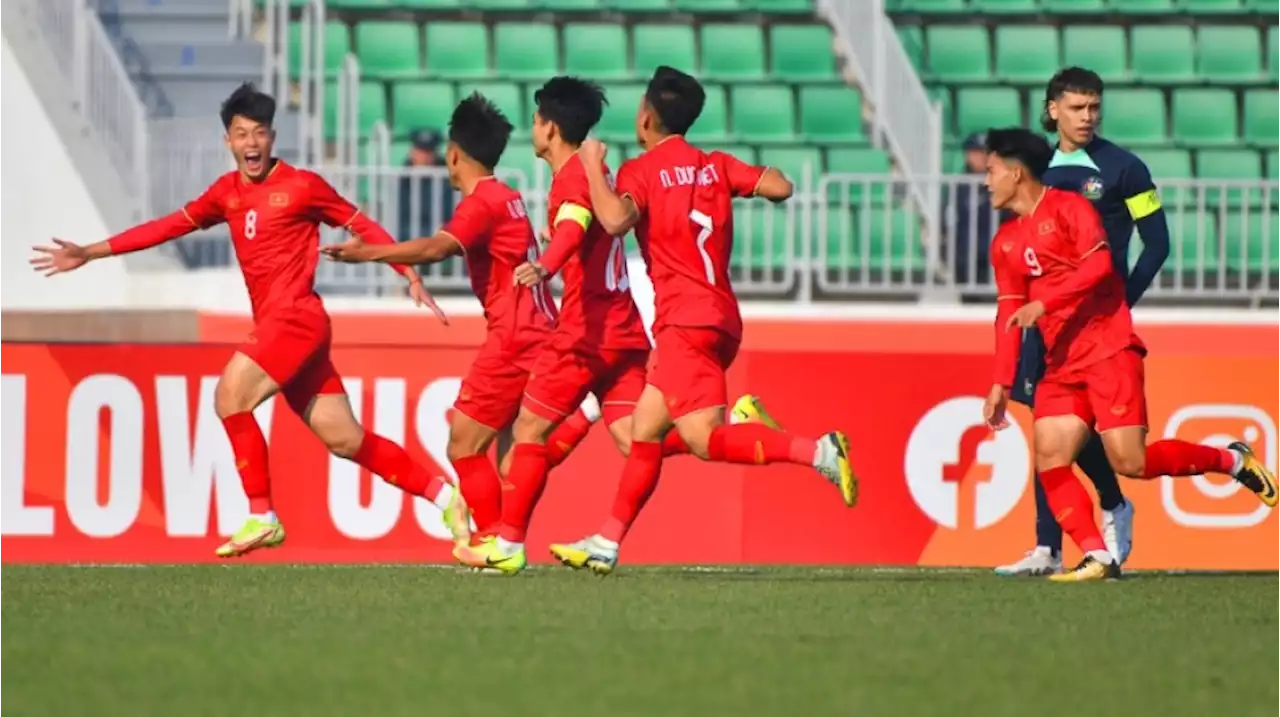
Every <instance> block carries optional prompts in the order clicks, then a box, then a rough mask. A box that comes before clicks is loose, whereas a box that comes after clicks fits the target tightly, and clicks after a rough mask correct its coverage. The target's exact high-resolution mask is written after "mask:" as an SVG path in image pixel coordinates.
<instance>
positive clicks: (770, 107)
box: [729, 85, 796, 142]
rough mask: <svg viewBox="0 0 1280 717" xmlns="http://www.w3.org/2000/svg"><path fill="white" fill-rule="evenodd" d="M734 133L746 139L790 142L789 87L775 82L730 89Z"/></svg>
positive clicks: (792, 125) (792, 115) (792, 117)
mask: <svg viewBox="0 0 1280 717" xmlns="http://www.w3.org/2000/svg"><path fill="white" fill-rule="evenodd" d="M729 112H730V117H731V118H732V119H731V124H732V125H733V134H734V135H735V136H736V137H738V138H739V139H740V140H742V141H745V142H790V141H792V140H793V139H795V131H796V125H795V110H794V108H793V107H792V106H791V88H790V87H779V86H776V85H771V86H763V87H753V86H750V85H738V86H736V87H734V89H733V98H732V104H731V105H730V108H729Z"/></svg>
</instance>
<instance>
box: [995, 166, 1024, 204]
mask: <svg viewBox="0 0 1280 717" xmlns="http://www.w3.org/2000/svg"><path fill="white" fill-rule="evenodd" d="M1023 171H1024V170H1023V169H1022V166H1021V165H1019V164H1018V163H1016V162H1009V161H1007V160H1005V159H1002V158H1000V157H998V156H996V155H994V154H992V155H990V156H988V157H987V189H988V190H989V191H990V192H991V206H993V207H995V208H996V209H1004V208H1005V207H1007V206H1009V202H1011V201H1013V197H1014V195H1015V194H1017V191H1018V181H1019V180H1020V179H1021V177H1022V172H1023Z"/></svg>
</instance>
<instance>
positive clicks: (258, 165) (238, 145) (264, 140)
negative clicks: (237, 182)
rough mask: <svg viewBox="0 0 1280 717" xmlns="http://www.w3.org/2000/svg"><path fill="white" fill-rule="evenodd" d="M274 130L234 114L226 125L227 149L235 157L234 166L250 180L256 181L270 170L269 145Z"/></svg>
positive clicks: (271, 141) (272, 138)
mask: <svg viewBox="0 0 1280 717" xmlns="http://www.w3.org/2000/svg"><path fill="white" fill-rule="evenodd" d="M275 140H276V132H275V130H273V129H271V127H270V126H269V125H265V124H261V123H259V122H255V121H253V120H251V119H249V118H248V117H244V116H242V115H236V116H235V117H232V118H231V124H230V125H228V126H227V149H230V150H231V154H232V155H234V156H235V158H236V168H237V169H239V170H240V173H241V174H243V175H244V176H245V178H246V179H248V180H250V181H258V180H260V179H262V178H264V177H266V176H267V172H269V171H270V170H271V161H270V160H271V145H272V144H274V143H275Z"/></svg>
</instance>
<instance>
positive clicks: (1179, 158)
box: [1138, 147, 1194, 207]
mask: <svg viewBox="0 0 1280 717" xmlns="http://www.w3.org/2000/svg"><path fill="white" fill-rule="evenodd" d="M1138 158H1139V159H1141V160H1142V161H1143V163H1144V164H1146V165H1147V170H1148V171H1150V172H1151V179H1152V180H1153V181H1155V183H1156V188H1157V189H1158V190H1159V192H1160V203H1161V204H1163V205H1164V206H1166V207H1177V206H1181V205H1182V204H1183V203H1185V202H1186V201H1188V197H1190V195H1191V193H1190V192H1188V191H1187V189H1186V187H1184V186H1179V185H1177V184H1173V185H1169V184H1168V182H1169V181H1170V180H1174V181H1176V180H1186V179H1191V178H1192V177H1193V176H1194V174H1193V173H1192V171H1191V153H1190V152H1188V151H1187V150H1185V149H1174V148H1171V147H1160V148H1152V149H1144V150H1142V151H1141V152H1138Z"/></svg>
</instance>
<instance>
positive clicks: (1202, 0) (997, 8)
mask: <svg viewBox="0 0 1280 717" xmlns="http://www.w3.org/2000/svg"><path fill="white" fill-rule="evenodd" d="M885 6H886V7H887V8H888V10H889V12H907V13H969V12H981V13H1044V14H1050V15H1054V14H1059V13H1061V14H1072V13H1133V14H1139V15H1148V14H1149V15H1168V14H1173V13H1179V12H1183V13H1191V14H1234V13H1246V12H1258V13H1265V14H1268V15H1272V16H1274V15H1275V14H1276V12H1277V4H1276V0H885Z"/></svg>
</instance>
